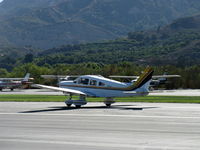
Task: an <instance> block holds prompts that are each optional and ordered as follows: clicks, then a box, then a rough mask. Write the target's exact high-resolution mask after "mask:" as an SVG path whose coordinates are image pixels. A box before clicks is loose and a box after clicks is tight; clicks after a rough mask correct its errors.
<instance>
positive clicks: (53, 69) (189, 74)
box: [0, 62, 200, 89]
mask: <svg viewBox="0 0 200 150" xmlns="http://www.w3.org/2000/svg"><path fill="white" fill-rule="evenodd" d="M146 67H147V66H145V65H135V64H133V63H130V62H120V63H116V64H102V63H93V62H91V63H80V64H55V65H49V64H45V65H42V66H39V65H36V64H34V63H26V64H23V65H19V66H17V67H15V68H14V69H13V70H12V71H7V70H6V69H4V68H0V77H23V76H24V75H25V74H26V73H27V72H29V73H31V77H33V78H34V83H40V84H51V85H55V84H56V82H57V81H55V80H54V81H53V80H47V79H43V78H41V76H40V75H42V74H54V75H86V74H93V75H102V76H105V77H108V76H109V75H127V76H133V75H140V74H141V72H142V71H143V70H144V69H145V68H146ZM152 67H153V68H154V75H162V74H163V73H167V74H179V75H181V78H174V79H170V80H169V82H168V83H167V84H166V85H164V86H161V87H160V88H163V87H164V88H166V89H177V88H183V89H185V88H192V89H198V88H200V66H199V65H194V66H189V67H176V66H170V65H166V66H152Z"/></svg>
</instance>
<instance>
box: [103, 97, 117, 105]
mask: <svg viewBox="0 0 200 150" xmlns="http://www.w3.org/2000/svg"><path fill="white" fill-rule="evenodd" d="M113 103H115V100H114V99H113V98H112V97H106V98H105V100H104V104H105V105H106V106H107V107H110V106H111V104H113Z"/></svg>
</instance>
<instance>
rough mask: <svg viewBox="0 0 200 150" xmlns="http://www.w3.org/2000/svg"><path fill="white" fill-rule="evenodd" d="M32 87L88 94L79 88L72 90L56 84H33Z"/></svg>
mask: <svg viewBox="0 0 200 150" xmlns="http://www.w3.org/2000/svg"><path fill="white" fill-rule="evenodd" d="M32 87H37V88H42V89H49V90H53V91H60V92H64V93H69V94H74V95H85V96H86V95H87V94H86V93H83V92H81V91H78V90H72V89H68V88H60V87H54V86H47V85H41V84H33V85H32Z"/></svg>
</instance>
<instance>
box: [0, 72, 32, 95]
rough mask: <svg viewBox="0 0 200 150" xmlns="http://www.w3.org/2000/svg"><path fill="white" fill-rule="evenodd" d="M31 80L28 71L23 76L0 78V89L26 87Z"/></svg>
mask: <svg viewBox="0 0 200 150" xmlns="http://www.w3.org/2000/svg"><path fill="white" fill-rule="evenodd" d="M29 80H33V78H30V73H27V74H26V75H25V77H24V78H0V91H2V90H3V89H10V90H11V91H13V90H14V89H16V88H27V87H28V86H29V85H30V84H31V82H29Z"/></svg>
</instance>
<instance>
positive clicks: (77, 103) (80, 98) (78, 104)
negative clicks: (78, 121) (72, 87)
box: [65, 95, 87, 108]
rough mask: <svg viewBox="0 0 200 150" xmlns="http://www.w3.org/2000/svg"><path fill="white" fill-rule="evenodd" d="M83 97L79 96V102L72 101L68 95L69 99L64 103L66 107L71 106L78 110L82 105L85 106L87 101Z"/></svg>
mask: <svg viewBox="0 0 200 150" xmlns="http://www.w3.org/2000/svg"><path fill="white" fill-rule="evenodd" d="M85 98H86V97H85V96H84V95H80V97H79V100H72V95H69V99H67V100H66V101H65V104H66V105H67V107H71V105H72V104H74V105H75V106H76V108H80V107H81V106H82V105H86V104H87V101H86V99H85Z"/></svg>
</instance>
